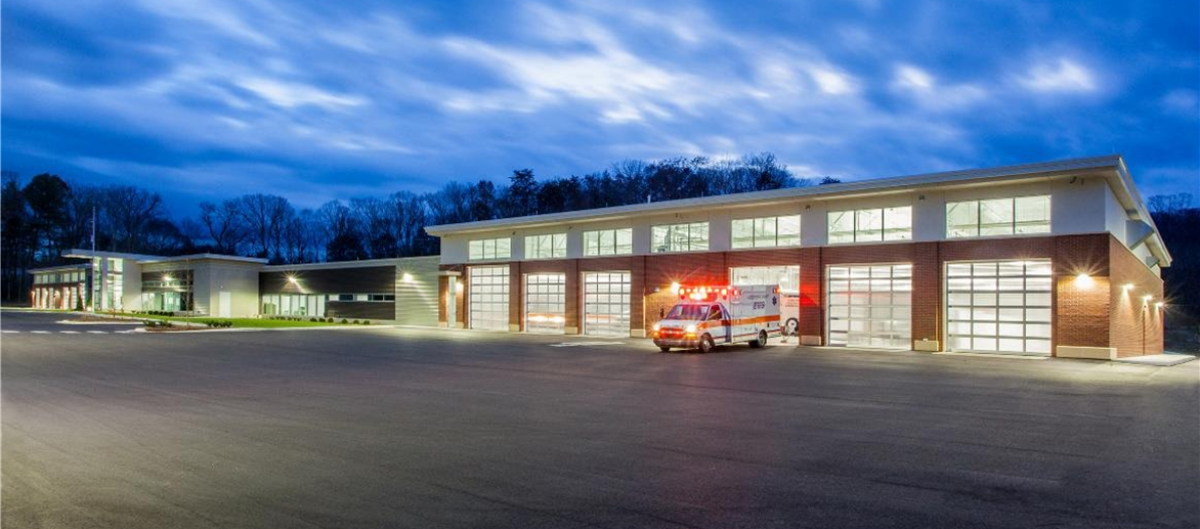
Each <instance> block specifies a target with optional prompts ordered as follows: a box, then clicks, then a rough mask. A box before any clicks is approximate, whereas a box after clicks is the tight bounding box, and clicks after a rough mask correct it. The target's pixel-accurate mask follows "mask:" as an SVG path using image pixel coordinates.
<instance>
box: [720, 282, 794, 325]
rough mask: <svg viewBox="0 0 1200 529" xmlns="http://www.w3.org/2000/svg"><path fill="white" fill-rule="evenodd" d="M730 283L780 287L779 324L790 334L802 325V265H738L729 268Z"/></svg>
mask: <svg viewBox="0 0 1200 529" xmlns="http://www.w3.org/2000/svg"><path fill="white" fill-rule="evenodd" d="M729 284H731V285H738V286H750V285H767V286H778V287H779V298H780V299H779V326H780V327H782V328H783V329H784V331H785V332H786V333H787V334H788V335H792V334H795V333H796V329H797V328H799V326H800V266H799V265H793V266H738V267H733V268H730V269H729Z"/></svg>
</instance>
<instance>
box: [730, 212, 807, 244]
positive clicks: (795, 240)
mask: <svg viewBox="0 0 1200 529" xmlns="http://www.w3.org/2000/svg"><path fill="white" fill-rule="evenodd" d="M799 245H800V215H789V216H786V217H762V218H757V219H734V221H733V248H735V249H737V248H774V247H777V246H799Z"/></svg>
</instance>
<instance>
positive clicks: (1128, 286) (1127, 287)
mask: <svg viewBox="0 0 1200 529" xmlns="http://www.w3.org/2000/svg"><path fill="white" fill-rule="evenodd" d="M1121 288H1124V289H1125V290H1126V291H1129V290H1133V283H1125V284H1124V285H1123V286H1122V287H1121Z"/></svg>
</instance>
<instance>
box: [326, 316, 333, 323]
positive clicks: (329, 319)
mask: <svg viewBox="0 0 1200 529" xmlns="http://www.w3.org/2000/svg"><path fill="white" fill-rule="evenodd" d="M325 321H327V322H329V323H333V317H329V318H326V319H325Z"/></svg>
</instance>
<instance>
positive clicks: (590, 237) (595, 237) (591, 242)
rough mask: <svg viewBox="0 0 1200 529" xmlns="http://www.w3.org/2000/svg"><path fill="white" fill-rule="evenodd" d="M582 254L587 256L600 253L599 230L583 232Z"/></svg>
mask: <svg viewBox="0 0 1200 529" xmlns="http://www.w3.org/2000/svg"><path fill="white" fill-rule="evenodd" d="M583 255H585V256H589V257H591V256H596V255H600V232H595V231H585V232H583Z"/></svg>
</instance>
